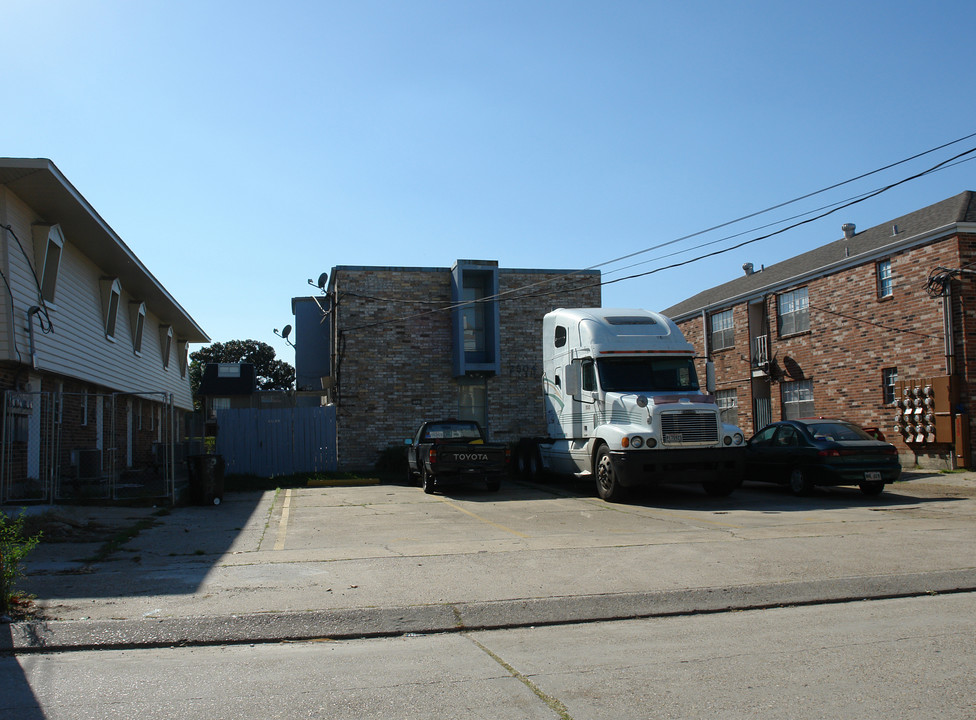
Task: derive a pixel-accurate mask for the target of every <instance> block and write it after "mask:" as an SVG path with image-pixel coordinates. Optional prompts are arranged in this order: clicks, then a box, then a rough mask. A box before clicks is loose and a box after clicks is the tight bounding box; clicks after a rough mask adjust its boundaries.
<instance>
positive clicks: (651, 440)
mask: <svg viewBox="0 0 976 720" xmlns="http://www.w3.org/2000/svg"><path fill="white" fill-rule="evenodd" d="M647 447H649V448H652V447H657V440H655V439H654V438H647Z"/></svg>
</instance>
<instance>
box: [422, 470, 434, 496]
mask: <svg viewBox="0 0 976 720" xmlns="http://www.w3.org/2000/svg"><path fill="white" fill-rule="evenodd" d="M420 487H422V488H423V489H424V492H425V493H427V494H428V495H430V494H431V493H433V492H434V476H433V475H431V474H430V473H429V472H427V468H424V469H423V470H421V471H420Z"/></svg>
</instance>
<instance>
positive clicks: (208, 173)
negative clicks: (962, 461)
mask: <svg viewBox="0 0 976 720" xmlns="http://www.w3.org/2000/svg"><path fill="white" fill-rule="evenodd" d="M974 21H976V3H973V2H972V1H971V0H962V1H958V2H938V0H936V2H932V3H919V2H901V1H894V2H856V1H850V0H848V1H845V2H816V3H803V4H801V3H793V2H782V0H764V1H763V2H744V3H730V2H724V1H723V2H694V1H693V2H670V1H669V2H657V1H653V2H652V1H647V2H631V1H627V2H612V1H608V2H593V1H587V2H581V1H574V0H558V1H556V0H553V1H551V2H550V1H545V2H542V1H533V0H518V1H517V2H508V1H498V0H484V1H482V2H466V1H464V0H443V1H439V2H431V1H427V0H401V1H398V2H393V1H392V0H391V1H386V2H372V1H369V0H349V1H348V2H331V1H325V0H323V1H321V2H296V1H288V0H283V1H282V2H277V3H270V2H260V3H259V2H252V1H250V0H234V1H231V0H227V1H216V0H72V1H68V0H60V1H57V0H4V2H3V4H2V5H0V22H2V24H3V27H4V33H3V42H2V43H0V67H2V68H3V84H2V87H3V91H4V103H3V111H2V114H0V138H2V149H0V154H2V155H7V156H12V157H46V158H50V159H51V160H53V161H54V163H55V164H56V165H57V166H58V167H59V168H60V169H61V171H62V172H64V174H65V175H66V176H67V178H68V179H69V180H70V181H71V182H72V183H73V184H74V185H75V187H76V188H77V189H78V190H79V191H80V192H81V193H82V195H84V196H85V198H87V199H88V201H89V202H90V203H91V204H92V206H93V207H94V208H95V209H96V210H97V211H98V213H99V214H100V215H101V216H102V217H103V218H104V219H105V220H106V222H108V223H109V225H111V226H112V227H113V229H114V230H115V231H116V232H117V233H118V234H119V235H120V236H121V237H122V239H123V240H124V241H125V242H126V243H127V244H128V245H129V247H130V248H131V249H132V250H133V251H134V252H135V253H136V254H137V255H138V256H139V257H140V258H141V259H142V260H143V262H144V263H145V264H146V265H147V266H148V267H149V269H150V270H151V271H152V272H153V273H154V274H155V275H156V277H157V278H158V279H159V280H160V281H161V282H162V283H163V285H164V286H165V287H166V288H167V289H168V290H169V291H170V292H171V293H172V294H173V295H174V296H175V297H176V298H177V299H178V300H179V301H180V302H181V303H182V304H183V306H184V307H185V308H186V309H187V311H188V312H189V313H190V314H191V315H192V316H193V317H194V318H195V319H196V320H197V322H198V323H200V324H201V326H202V327H203V328H204V330H206V331H207V333H208V334H209V335H210V336H211V337H212V338H213V339H214V340H220V341H224V340H230V339H244V338H254V339H257V340H262V341H264V342H268V343H269V344H271V345H273V346H274V347H275V348H276V350H277V351H278V355H279V357H281V358H283V359H285V360H287V361H289V362H293V361H294V356H293V354H292V352H291V349H290V348H288V347H287V346H286V345H285V344H284V343H283V342H282V341H280V340H279V339H278V338H276V337H275V336H274V335H273V333H272V329H273V328H275V327H277V328H280V327H282V326H283V325H285V324H286V323H289V322H291V321H292V318H291V314H290V299H291V298H292V297H293V296H297V295H305V294H309V292H310V291H311V290H312V288H310V287H308V285H307V284H306V279H307V278H317V277H318V276H319V274H320V273H321V272H323V271H329V270H331V268H332V267H333V266H335V265H424V266H438V267H447V266H450V265H451V264H452V263H453V261H454V260H455V259H457V258H477V259H492V260H498V262H499V263H500V265H501V266H502V267H520V268H533V267H540V268H577V267H594V266H601V264H603V263H606V262H607V261H610V260H613V259H615V258H619V257H622V256H625V255H629V254H631V253H635V252H638V251H641V250H644V249H646V248H650V247H652V246H655V245H657V244H660V243H663V242H667V241H670V240H673V239H675V238H679V237H682V236H685V235H688V234H690V233H694V232H697V231H699V230H703V229H705V228H708V227H711V226H714V225H718V224H720V223H723V222H726V221H729V220H733V219H735V218H737V217H740V216H743V215H746V214H748V213H751V212H754V211H757V210H761V209H763V208H767V207H769V206H772V205H775V204H777V203H780V202H783V201H786V200H790V199H792V198H794V197H797V196H800V195H804V194H806V193H808V192H811V191H814V190H817V189H820V188H822V187H826V186H829V185H832V184H833V183H836V182H839V181H842V180H846V179H848V178H851V177H854V176H857V175H859V174H861V173H864V172H867V171H870V170H874V169H876V168H879V167H882V166H884V165H887V164H889V163H891V162H895V161H898V160H901V159H903V158H906V157H909V156H911V155H913V154H915V153H918V152H921V151H924V150H927V149H930V148H933V147H935V146H937V145H940V144H942V143H944V142H948V141H950V140H955V139H957V138H960V137H963V136H966V135H969V134H970V133H973V132H976V93H974V92H973V90H972V82H971V81H972V77H973V70H974V68H976V50H974V48H973V44H972V42H971V40H970V39H969V36H970V35H971V29H972V28H973V27H974V25H976V23H974ZM972 147H976V138H972V139H970V140H968V141H966V142H963V143H961V144H958V145H954V146H952V147H951V148H948V149H946V150H944V151H941V152H940V153H936V154H933V155H930V156H927V157H926V158H922V159H920V160H917V161H915V162H913V163H911V164H909V165H905V166H901V167H898V168H894V169H892V170H889V171H887V172H886V173H883V174H881V175H877V176H873V177H871V178H867V179H865V180H862V181H860V182H858V183H856V184H854V185H851V186H845V187H843V188H838V189H837V190H834V191H832V192H830V193H827V194H825V195H822V196H818V197H816V198H811V199H809V200H806V201H803V202H802V203H798V204H797V205H793V206H790V207H788V208H784V209H781V210H779V211H776V212H774V213H771V214H770V215H768V216H763V217H761V218H756V219H753V220H751V221H748V222H745V223H741V224H739V225H736V226H735V227H733V228H729V229H726V230H724V231H722V232H719V233H712V234H709V235H708V236H705V237H702V238H696V239H695V240H694V243H699V242H702V241H708V240H719V239H720V238H722V237H724V236H725V235H728V234H731V233H735V232H742V231H748V230H749V229H750V228H753V227H756V226H758V225H760V224H763V223H765V222H771V221H774V220H782V219H783V218H785V217H787V216H789V215H792V214H794V213H798V212H805V211H809V210H812V209H813V208H815V207H819V206H820V205H825V204H827V203H830V202H836V201H839V200H841V199H843V198H847V197H852V196H854V195H857V194H859V193H862V192H866V191H868V190H872V189H875V188H878V187H881V186H882V185H885V184H887V183H889V182H892V181H895V180H897V179H900V178H902V177H905V176H908V175H911V174H912V173H914V172H918V171H920V170H922V169H924V168H927V167H929V166H930V165H934V164H935V163H936V162H939V161H940V160H944V159H945V158H947V157H948V156H949V155H950V154H953V153H955V152H961V151H963V150H967V149H970V148H972ZM963 190H976V162H965V163H962V164H961V165H959V166H957V167H954V168H951V169H948V170H945V171H942V172H938V173H935V174H933V175H931V176H929V177H926V178H923V179H920V180H916V181H913V182H911V183H908V184H906V185H904V186H901V187H899V188H897V189H895V190H892V191H890V192H888V193H886V194H884V195H882V196H880V197H878V198H875V199H872V200H868V201H866V202H864V203H862V204H860V205H858V206H856V207H852V208H848V209H846V210H844V211H842V212H840V213H838V214H837V215H834V216H831V217H829V218H826V219H824V220H820V221H817V222H815V223H811V224H809V225H806V226H804V227H803V228H801V229H797V230H794V231H790V232H788V233H785V234H783V235H780V236H778V237H776V238H772V239H769V240H764V241H761V242H757V243H755V244H753V245H750V246H748V247H746V248H742V249H739V250H735V251H733V252H730V253H728V254H726V255H723V256H720V257H718V258H715V259H712V260H709V261H705V262H700V263H695V264H692V265H689V266H686V267H683V268H680V269H675V270H667V271H664V272H660V273H657V274H654V275H650V276H647V277H644V278H640V279H635V280H629V281H626V282H620V283H616V284H611V285H607V286H606V287H605V288H604V305H606V306H637V307H647V308H650V309H655V310H660V309H663V308H665V307H668V306H670V305H672V304H674V303H676V302H679V301H680V300H683V299H685V298H687V297H689V296H690V295H692V294H694V293H696V292H698V291H700V290H703V289H705V288H706V287H709V286H711V285H714V284H717V283H720V282H725V281H727V280H730V279H732V278H734V277H737V276H738V275H739V274H741V272H742V271H741V265H742V263H743V262H746V261H750V262H753V263H755V264H756V265H757V266H758V265H760V264H766V265H769V264H772V263H774V262H777V261H779V260H782V259H784V258H786V257H789V256H791V255H794V254H796V253H798V252H801V251H803V250H807V249H809V248H812V247H815V246H817V245H820V244H823V243H826V242H830V241H833V240H836V239H837V238H839V237H841V235H842V233H841V231H840V226H841V224H842V223H844V222H854V223H856V224H857V225H858V227H859V228H862V229H863V228H867V227H870V226H872V225H876V224H879V223H883V222H885V221H887V220H890V219H892V218H894V217H897V216H898V215H901V214H904V213H906V212H910V211H912V210H916V209H918V208H921V207H924V206H925V205H928V204H930V203H933V202H936V201H938V200H941V199H943V198H946V197H949V196H951V195H955V194H957V193H959V192H962V191H963ZM758 234H760V233H759V232H755V233H752V234H751V235H758ZM748 237H750V234H747V235H745V236H742V237H740V238H739V239H738V240H739V241H741V240H742V239H747V238H748ZM691 244H693V243H692V242H686V243H682V244H679V245H676V246H672V247H671V248H670V250H674V249H680V248H682V247H687V246H689V245H691ZM724 244H725V245H728V244H731V241H728V242H726V243H724ZM722 246H723V243H718V244H717V245H715V246H711V247H710V248H709V249H716V248H719V247H722ZM663 252H664V251H656V252H649V253H645V254H643V255H640V256H638V257H635V258H631V259H630V260H627V261H624V262H621V263H617V264H611V265H605V266H603V267H602V268H601V269H603V271H604V273H605V279H606V280H612V279H614V278H616V277H619V276H621V275H626V274H632V273H634V272H643V271H646V270H650V269H653V268H654V267H657V266H660V265H662V264H665V263H666V262H671V261H673V259H669V260H661V259H659V258H660V256H661V255H662V254H663ZM694 254H696V253H690V254H686V255H682V256H680V257H679V258H677V259H683V258H686V257H690V256H693V255H694ZM635 262H645V263H646V264H643V265H640V266H638V267H635V268H631V269H628V270H624V271H620V270H619V268H621V267H622V266H627V265H632V264H633V263H635ZM615 269H618V270H617V271H616V272H615ZM391 312H392V311H391ZM191 349H196V348H195V347H194V348H191Z"/></svg>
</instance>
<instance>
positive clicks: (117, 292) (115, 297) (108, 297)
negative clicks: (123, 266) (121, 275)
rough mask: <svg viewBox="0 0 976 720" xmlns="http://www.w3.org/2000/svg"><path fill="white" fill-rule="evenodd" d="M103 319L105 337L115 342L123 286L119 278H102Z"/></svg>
mask: <svg viewBox="0 0 976 720" xmlns="http://www.w3.org/2000/svg"><path fill="white" fill-rule="evenodd" d="M101 287H102V319H103V320H104V321H105V337H107V338H108V339H109V340H115V326H116V325H117V324H118V321H119V302H120V301H121V300H122V286H121V285H120V284H119V279H118V278H102V280H101Z"/></svg>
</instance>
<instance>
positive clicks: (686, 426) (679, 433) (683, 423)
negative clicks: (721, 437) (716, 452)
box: [661, 410, 718, 445]
mask: <svg viewBox="0 0 976 720" xmlns="http://www.w3.org/2000/svg"><path fill="white" fill-rule="evenodd" d="M661 434H662V435H663V436H664V444H665V445H714V444H715V443H717V442H718V422H717V421H716V419H715V413H710V412H696V411H694V410H685V411H682V412H666V413H663V414H662V415H661Z"/></svg>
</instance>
